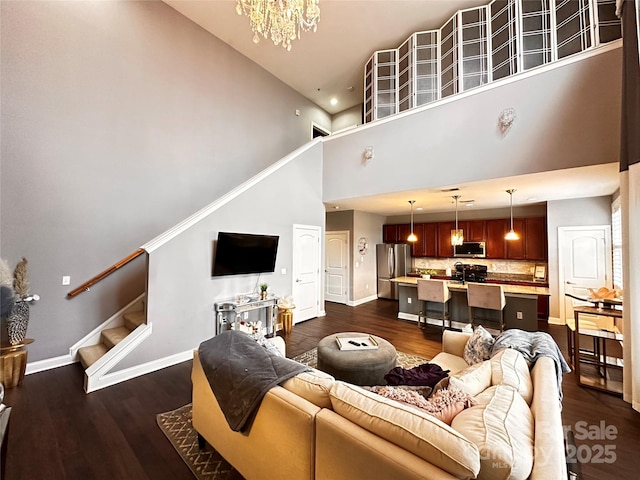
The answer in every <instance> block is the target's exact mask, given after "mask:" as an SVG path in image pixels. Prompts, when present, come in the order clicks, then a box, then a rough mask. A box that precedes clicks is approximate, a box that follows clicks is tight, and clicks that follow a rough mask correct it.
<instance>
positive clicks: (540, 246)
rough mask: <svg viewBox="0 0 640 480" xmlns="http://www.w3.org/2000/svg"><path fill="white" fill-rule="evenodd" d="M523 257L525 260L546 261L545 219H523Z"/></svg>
mask: <svg viewBox="0 0 640 480" xmlns="http://www.w3.org/2000/svg"><path fill="white" fill-rule="evenodd" d="M525 232H526V236H525V256H526V259H527V260H544V261H546V260H547V249H548V248H547V245H548V239H547V218H546V217H531V218H526V219H525Z"/></svg>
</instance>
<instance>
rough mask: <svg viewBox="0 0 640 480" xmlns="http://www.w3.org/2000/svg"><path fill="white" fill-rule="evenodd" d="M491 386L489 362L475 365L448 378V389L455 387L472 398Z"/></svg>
mask: <svg viewBox="0 0 640 480" xmlns="http://www.w3.org/2000/svg"><path fill="white" fill-rule="evenodd" d="M490 386H491V360H485V361H484V362H480V363H476V364H475V365H471V366H470V367H468V368H465V369H464V370H462V371H461V372H458V373H456V374H455V375H450V376H449V387H455V388H458V389H460V390H462V391H463V392H465V393H467V394H469V395H471V396H472V397H474V396H476V395H478V394H479V393H480V392H484V391H485V390H486V389H487V388H489V387H490Z"/></svg>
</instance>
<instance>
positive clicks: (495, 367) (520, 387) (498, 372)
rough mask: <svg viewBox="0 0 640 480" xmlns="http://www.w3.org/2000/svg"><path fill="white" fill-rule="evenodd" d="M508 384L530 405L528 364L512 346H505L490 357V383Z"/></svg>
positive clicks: (530, 382) (531, 390) (530, 388)
mask: <svg viewBox="0 0 640 480" xmlns="http://www.w3.org/2000/svg"><path fill="white" fill-rule="evenodd" d="M500 384H503V385H510V386H512V387H513V388H515V389H516V390H517V391H518V393H519V394H520V395H522V398H524V400H525V401H526V402H527V405H531V400H533V382H532V381H531V374H530V373H529V365H528V364H527V361H526V360H525V359H524V357H523V356H522V354H521V353H520V352H519V351H517V350H514V349H513V348H505V349H504V350H501V351H500V352H498V353H497V354H496V355H494V356H493V357H491V385H500Z"/></svg>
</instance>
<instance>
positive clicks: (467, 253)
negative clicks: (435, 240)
mask: <svg viewBox="0 0 640 480" xmlns="http://www.w3.org/2000/svg"><path fill="white" fill-rule="evenodd" d="M453 256H454V257H471V258H485V257H486V256H487V254H486V249H485V242H464V243H463V244H462V245H456V246H454V247H453Z"/></svg>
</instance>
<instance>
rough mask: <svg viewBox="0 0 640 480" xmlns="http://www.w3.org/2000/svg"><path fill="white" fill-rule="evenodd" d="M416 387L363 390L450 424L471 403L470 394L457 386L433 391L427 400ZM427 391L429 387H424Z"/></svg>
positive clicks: (387, 387)
mask: <svg viewBox="0 0 640 480" xmlns="http://www.w3.org/2000/svg"><path fill="white" fill-rule="evenodd" d="M416 388H425V387H408V388H407V387H406V386H398V387H392V386H386V387H370V388H366V389H365V390H369V391H371V392H374V393H377V394H378V395H382V396H383V397H385V398H390V399H391V400H395V401H396V402H400V403H404V404H406V405H409V406H411V407H414V408H418V409H421V410H422V411H425V412H427V413H428V414H429V415H432V416H434V417H436V418H437V419H438V420H440V421H441V422H444V423H446V424H447V425H451V421H452V420H453V418H454V417H455V416H456V415H457V414H458V413H460V412H461V411H462V410H464V409H465V407H468V406H469V405H471V396H470V395H468V394H466V393H465V392H463V391H462V390H459V389H457V388H450V389H442V390H439V391H438V392H436V393H434V394H433V396H431V397H429V399H428V400H427V399H426V398H425V397H424V396H423V395H424V394H421V393H419V391H418V390H416ZM426 388H427V389H428V390H429V392H430V391H431V388H429V387H426Z"/></svg>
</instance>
